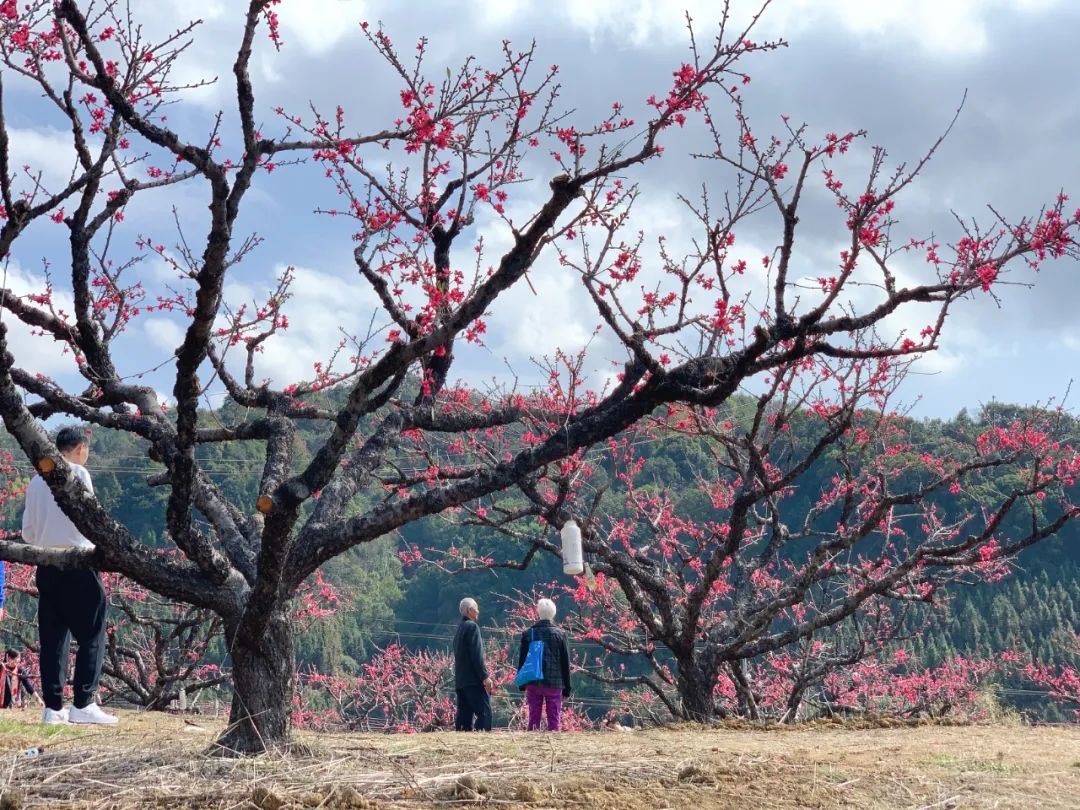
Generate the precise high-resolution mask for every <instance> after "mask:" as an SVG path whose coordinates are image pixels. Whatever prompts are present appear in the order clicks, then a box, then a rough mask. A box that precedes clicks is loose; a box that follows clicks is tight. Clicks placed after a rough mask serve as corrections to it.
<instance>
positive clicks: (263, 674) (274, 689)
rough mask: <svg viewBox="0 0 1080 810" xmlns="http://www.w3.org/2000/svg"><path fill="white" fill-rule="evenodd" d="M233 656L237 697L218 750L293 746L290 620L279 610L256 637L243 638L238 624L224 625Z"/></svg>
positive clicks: (232, 751)
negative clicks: (253, 638)
mask: <svg viewBox="0 0 1080 810" xmlns="http://www.w3.org/2000/svg"><path fill="white" fill-rule="evenodd" d="M226 639H227V640H228V642H229V653H230V658H231V659H232V677H233V699H232V709H231V710H230V714H229V720H230V722H229V727H228V728H227V729H225V733H224V734H222V736H221V737H220V738H219V739H218V740H217V742H216V746H217V747H218V749H219V753H221V754H223V755H225V756H246V755H249V754H261V753H264V752H266V751H273V750H282V749H291V748H292V740H291V738H290V731H291V728H292V720H291V716H290V710H291V707H292V693H293V692H292V690H293V678H294V676H295V662H294V657H295V656H294V650H293V627H292V622H291V620H290V619H289V618H288V616H286V615H285V614H284V613H283V612H281V611H280V609H279V610H278V611H276V612H275V613H274V615H273V616H272V617H271V619H270V621H269V622H268V623H267V626H266V630H265V632H264V633H263V634H262V635H261V636H260V637H259V639H258V641H257V642H255V643H252V642H250V641H245V640H244V637H243V634H242V633H240V632H239V631H238V628H237V626H236V624H234V623H232V622H230V623H229V624H228V625H227V626H226Z"/></svg>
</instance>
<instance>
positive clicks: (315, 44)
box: [277, 0, 374, 55]
mask: <svg viewBox="0 0 1080 810" xmlns="http://www.w3.org/2000/svg"><path fill="white" fill-rule="evenodd" d="M277 13H278V17H279V18H280V20H281V34H282V38H283V39H284V40H285V42H286V47H288V43H289V41H290V40H291V39H293V38H295V39H296V40H297V42H298V43H299V44H300V46H301V47H302V48H303V49H304V50H305V51H307V52H308V53H311V54H315V55H319V54H324V53H326V52H327V51H330V50H333V49H334V48H335V47H337V46H338V45H339V44H340V43H341V42H342V41H343V40H345V39H347V38H356V39H359V38H360V23H361V22H362V21H364V19H365V16H364V15H365V14H368V13H370V9H369V8H368V4H367V3H365V2H363V0H304V2H302V3H297V2H287V3H282V4H281V5H279V6H278V7H277ZM372 22H374V21H372Z"/></svg>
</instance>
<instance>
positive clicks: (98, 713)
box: [68, 703, 120, 726]
mask: <svg viewBox="0 0 1080 810" xmlns="http://www.w3.org/2000/svg"><path fill="white" fill-rule="evenodd" d="M68 721H69V722H72V723H96V724H97V725H99V726H113V725H116V724H117V723H119V722H120V718H119V717H114V716H113V715H111V714H106V713H105V712H103V711H102V710H101V707H100V706H98V705H97V704H96V703H88V704H87V705H86V706H83V707H82V708H81V709H80V708H79V707H78V706H72V707H71V709H70V710H69V711H68Z"/></svg>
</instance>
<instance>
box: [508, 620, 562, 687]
mask: <svg viewBox="0 0 1080 810" xmlns="http://www.w3.org/2000/svg"><path fill="white" fill-rule="evenodd" d="M530 634H531V635H530ZM534 638H535V639H536V640H538V641H543V642H544V680H542V681H539V682H537V683H536V685H537V686H551V687H555V688H557V689H562V691H563V696H564V697H567V696H569V695H570V650H569V649H567V646H566V633H564V632H563V631H562V630H560V629H559V628H558V627H556V626H555V625H553V624H552V623H551V622H549V621H548V620H547V619H542V620H540V621H538V622H537V623H536V624H534V625H533V626H532V627H530V628H529V629H528V630H526V631H525V632H524V633H522V634H521V650H520V652H519V655H518V669H521V665H522V664H524V663H525V658H526V656H528V654H529V643H530V641H532V639H534ZM521 688H522V689H524V688H525V687H521Z"/></svg>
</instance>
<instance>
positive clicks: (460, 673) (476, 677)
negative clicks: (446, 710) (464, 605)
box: [454, 616, 488, 689]
mask: <svg viewBox="0 0 1080 810" xmlns="http://www.w3.org/2000/svg"><path fill="white" fill-rule="evenodd" d="M487 676H488V671H487V666H486V665H485V664H484V642H483V641H481V640H480V628H479V627H478V626H477V624H476V622H474V621H473V620H472V619H466V618H465V617H464V616H462V617H461V624H459V625H458V629H457V633H456V634H455V636H454V688H455V689H463V688H465V687H466V686H483V684H484V681H485V680H486V679H487Z"/></svg>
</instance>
